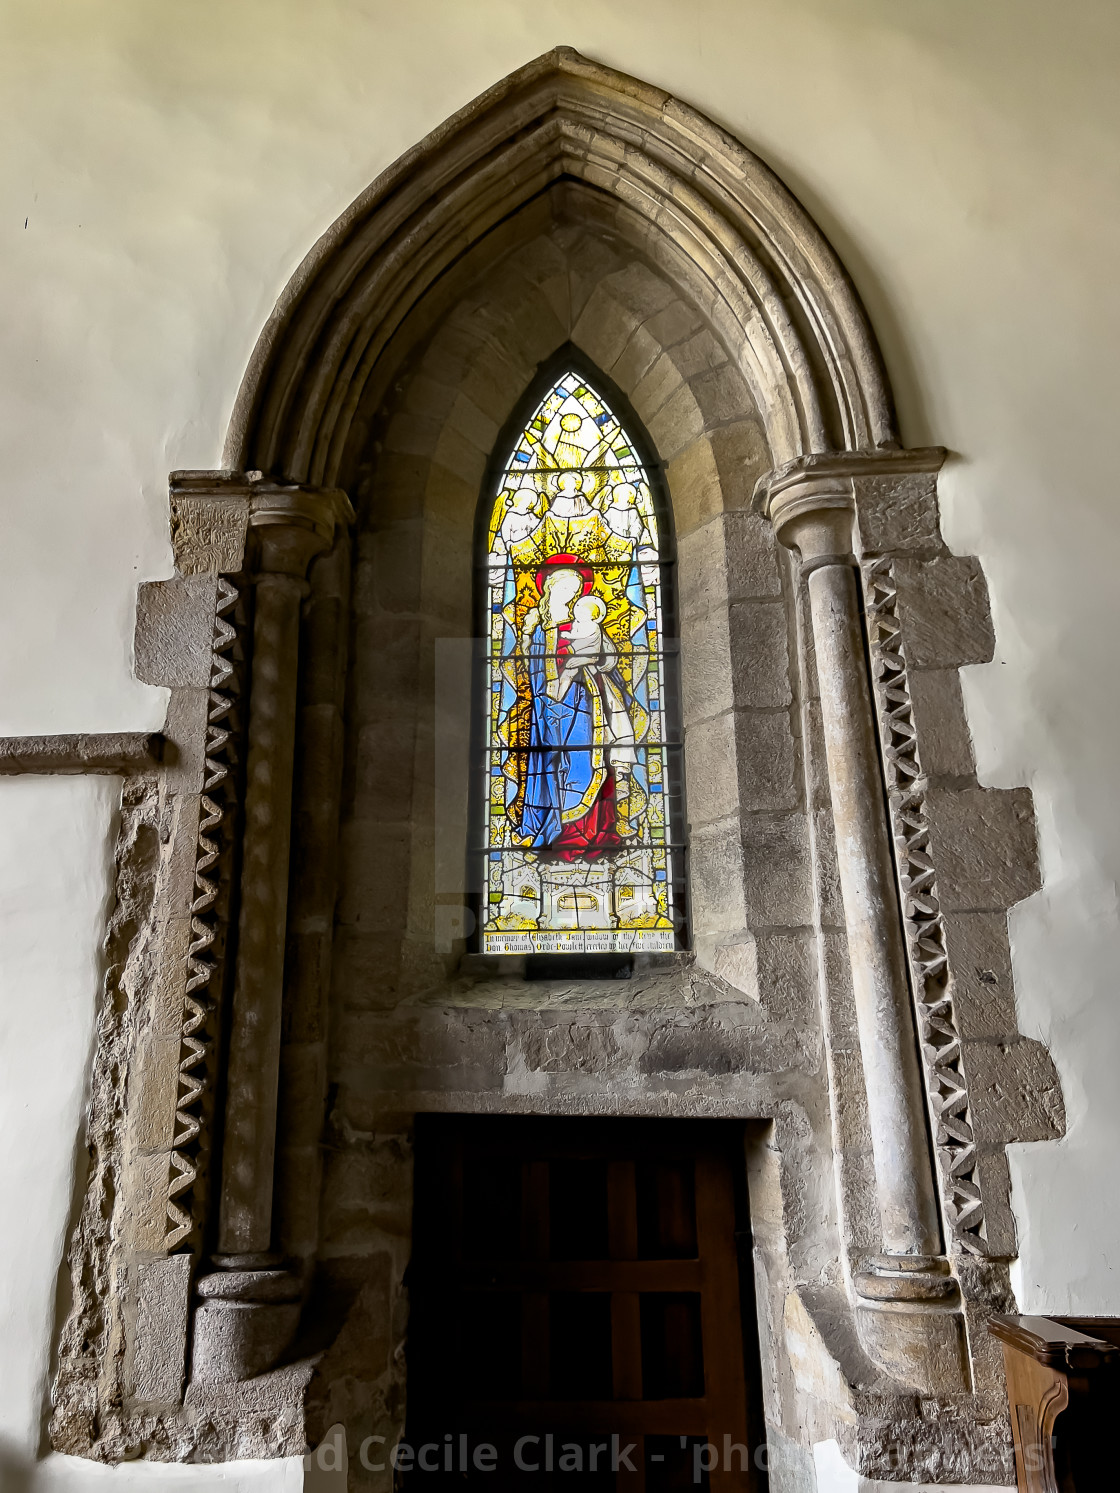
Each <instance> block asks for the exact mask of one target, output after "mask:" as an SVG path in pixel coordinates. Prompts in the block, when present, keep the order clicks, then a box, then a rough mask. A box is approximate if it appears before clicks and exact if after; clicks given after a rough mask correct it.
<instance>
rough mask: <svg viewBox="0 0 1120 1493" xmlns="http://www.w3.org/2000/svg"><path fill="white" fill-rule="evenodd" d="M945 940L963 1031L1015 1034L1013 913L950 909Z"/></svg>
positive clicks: (983, 1035) (984, 1035)
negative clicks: (1010, 918) (1009, 916)
mask: <svg viewBox="0 0 1120 1493" xmlns="http://www.w3.org/2000/svg"><path fill="white" fill-rule="evenodd" d="M945 944H946V948H947V950H948V954H949V970H950V974H951V977H952V996H953V1009H954V1012H955V1014H956V1021H957V1029H958V1031H959V1032H960V1034H961V1036H962V1037H968V1038H974V1039H976V1040H983V1039H987V1040H997V1041H998V1040H1000V1039H1006V1038H1007V1037H1009V1036H1013V1035H1014V1034H1015V1032H1016V1030H1017V1023H1016V1018H1015V988H1014V981H1013V977H1012V970H1011V947H1010V943H1009V941H1008V934H1007V914H1006V913H1005V912H975V913H969V912H954V913H947V914H946V915H945Z"/></svg>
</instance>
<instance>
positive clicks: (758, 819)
mask: <svg viewBox="0 0 1120 1493" xmlns="http://www.w3.org/2000/svg"><path fill="white" fill-rule="evenodd" d="M808 840H809V837H808V832H807V829H806V825H805V820H804V818H803V816H802V815H800V814H752V815H750V816H749V817H748V818H747V819H746V820H745V821H744V823H743V828H742V847H743V848H742V854H743V885H744V897H745V903H746V921H747V924H748V926H749V927H751V928H800V927H805V926H807V925H808V924H809V923H810V922H811V921H812V889H811V872H810V857H809V843H808Z"/></svg>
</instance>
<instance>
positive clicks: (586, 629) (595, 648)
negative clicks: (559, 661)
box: [556, 596, 616, 700]
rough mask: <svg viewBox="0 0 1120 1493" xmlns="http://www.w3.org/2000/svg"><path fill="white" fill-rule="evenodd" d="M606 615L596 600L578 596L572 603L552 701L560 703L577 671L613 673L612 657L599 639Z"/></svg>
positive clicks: (605, 609) (590, 597) (608, 647)
mask: <svg viewBox="0 0 1120 1493" xmlns="http://www.w3.org/2000/svg"><path fill="white" fill-rule="evenodd" d="M606 615H607V604H606V602H605V601H603V599H602V597H600V596H581V597H580V598H579V600H578V601H575V602H573V603H572V621H571V626H570V627H569V629H568V636H567V642H568V653H567V656H566V657H565V659H564V667H563V669H562V670H561V671H560V676H559V678H558V679H557V681H556V698H557V699H558V700H562V699H563V698H564V696H565V695H566V694H567V693H568V690H569V689H570V688H571V686H572V684H573V682H574V680H575V678H576V675H577V674H578V673H579V671H580V670H581V669H594V668H599V669H613V668H614V666H615V662H616V659H615V654H614V650H613V648H611V646H610V643H609V641H607V640H605V639H604V637H603V629H602V627H601V626H600V623H601V622H602V620H603V618H604V617H605V616H606Z"/></svg>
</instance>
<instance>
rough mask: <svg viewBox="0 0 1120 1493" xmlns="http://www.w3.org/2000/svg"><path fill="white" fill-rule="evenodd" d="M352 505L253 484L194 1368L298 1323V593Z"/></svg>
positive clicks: (200, 1378) (254, 1357)
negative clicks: (290, 943) (210, 1229)
mask: <svg viewBox="0 0 1120 1493" xmlns="http://www.w3.org/2000/svg"><path fill="white" fill-rule="evenodd" d="M348 513H349V503H348V502H347V500H346V498H345V496H344V494H342V493H339V492H331V491H316V490H313V489H307V488H298V487H292V488H282V487H273V486H272V485H271V484H269V485H265V484H260V485H259V486H257V487H256V488H255V489H254V490H253V492H252V496H251V498H250V510H249V526H250V535H251V539H252V540H253V549H252V551H251V560H250V563H255V567H256V569H255V574H254V575H253V582H254V610H253V651H252V659H251V673H250V690H249V719H248V741H247V762H246V772H245V810H244V825H243V832H242V858H241V875H240V915H239V920H238V944H237V966H236V974H235V979H234V989H233V1009H232V1021H231V1027H230V1040H229V1054H228V1060H227V1064H226V1094H225V1117H224V1127H223V1140H222V1175H221V1193H220V1201H219V1219H218V1251H217V1253H216V1254H215V1256H214V1258H213V1264H214V1265H215V1266H216V1267H217V1269H216V1271H215V1272H214V1273H213V1274H210V1275H207V1276H204V1277H203V1278H202V1279H201V1280H200V1281H199V1283H198V1294H199V1296H200V1298H201V1300H202V1303H203V1305H202V1306H201V1308H200V1309H199V1311H198V1312H197V1313H196V1318H195V1337H194V1348H193V1355H192V1363H193V1367H192V1379H193V1380H194V1381H195V1382H196V1383H200V1382H202V1383H205V1382H216V1381H219V1382H220V1381H228V1380H237V1379H245V1378H248V1377H251V1376H252V1375H254V1374H257V1373H260V1372H262V1371H263V1370H264V1369H266V1368H268V1367H269V1365H270V1363H271V1362H272V1361H273V1360H274V1359H275V1357H276V1356H277V1355H278V1353H279V1352H280V1351H281V1349H282V1348H283V1346H284V1343H285V1342H286V1340H287V1338H288V1337H289V1336H290V1335H291V1332H292V1331H293V1330H294V1327H295V1324H296V1320H297V1319H298V1314H299V1304H298V1303H299V1297H300V1292H301V1282H300V1280H299V1278H298V1276H296V1275H294V1274H291V1273H289V1272H287V1271H285V1270H284V1269H283V1268H281V1267H282V1263H283V1262H282V1260H281V1259H280V1257H279V1256H278V1255H276V1254H274V1253H272V1248H273V1196H272V1193H273V1175H274V1171H275V1159H276V1117H277V1097H278V1084H279V1070H280V1037H281V1015H282V1006H283V995H284V944H285V929H286V923H287V904H288V861H289V847H290V840H291V826H292V775H293V760H294V754H295V737H296V703H297V702H296V687H297V670H298V657H299V633H300V604H301V602H302V600H303V597H304V596H305V594H306V592H307V582H306V579H305V577H306V574H307V568H308V565H309V564H310V563H311V561H312V559H313V558H314V557H315V556H316V555H317V554H320V553H321V552H322V551H323V550H325V549H327V548H328V547H329V546H330V544H331V542H332V540H333V537H334V532H335V528H336V525H337V524H338V522H339V521H340V520H342V519H344V518H345V517H346V516H347V515H348Z"/></svg>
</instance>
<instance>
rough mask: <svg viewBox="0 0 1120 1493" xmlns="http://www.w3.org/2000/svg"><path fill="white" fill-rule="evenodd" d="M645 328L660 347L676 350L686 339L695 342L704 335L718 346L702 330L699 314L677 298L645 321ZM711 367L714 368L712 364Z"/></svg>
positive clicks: (709, 335)
mask: <svg viewBox="0 0 1120 1493" xmlns="http://www.w3.org/2000/svg"><path fill="white" fill-rule="evenodd" d="M645 326H646V331H647V332H649V334H650V336H651V337H656V338H657V340H658V342H659V343H660V344H661V346H662V347H672V348H674V349H678V348H679V347H680V345H681V344H682V343H684V342H685V340H686V338H687V339H689V340H695V339H696V338H698V337H701V336H705V335H706V336H707V337H708V339H709V341H710V342H712V343H714V344H715V346H716V347H718V346H719V344H718V343H717V342H715V338H714V337H712V335H711V333H710V332H706V329H704V324H703V322H702V321H701V319H700V316H699V313H698V312H696V311H695V310H694V309H693V308H692V307H691V306H690V305H689V304H688V302H687V301H682V300H680V299H679V298H678V299H676V300H672V301H669V302H668V304H667V305H666V306H665V307H664V308H663V309H662V310H660V311H657V312H655V313H654V314H653V316H651V317H649V319H648V320H647V321H646V324H645ZM707 356H708V357H711V356H712V354H711V353H710V352H709V353H708V354H707ZM726 356H727V355H726V353H725V354H724V357H725V358H726ZM719 361H720V359H719V358H715V362H719ZM678 366H679V364H678ZM712 366H714V363H713V365H712ZM695 371H697V370H696V369H694V370H693V372H695ZM684 377H685V378H688V377H689V375H688V374H687V373H686V374H685V375H684Z"/></svg>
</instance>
